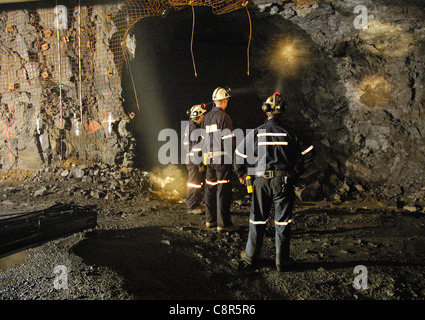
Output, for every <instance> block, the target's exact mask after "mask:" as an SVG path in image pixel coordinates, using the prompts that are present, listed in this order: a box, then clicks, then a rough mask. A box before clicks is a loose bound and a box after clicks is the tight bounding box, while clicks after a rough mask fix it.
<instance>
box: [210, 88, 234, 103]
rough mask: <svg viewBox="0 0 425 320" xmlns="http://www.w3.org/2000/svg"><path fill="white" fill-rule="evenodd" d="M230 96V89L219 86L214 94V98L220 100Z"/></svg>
mask: <svg viewBox="0 0 425 320" xmlns="http://www.w3.org/2000/svg"><path fill="white" fill-rule="evenodd" d="M229 98H230V89H229V88H222V87H218V88H216V89H215V90H214V92H213V94H212V100H214V101H219V100H224V99H229Z"/></svg>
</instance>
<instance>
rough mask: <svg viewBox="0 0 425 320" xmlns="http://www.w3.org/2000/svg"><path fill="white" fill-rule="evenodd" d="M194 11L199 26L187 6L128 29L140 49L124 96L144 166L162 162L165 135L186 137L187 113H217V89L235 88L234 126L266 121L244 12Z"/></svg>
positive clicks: (128, 68)
mask: <svg viewBox="0 0 425 320" xmlns="http://www.w3.org/2000/svg"><path fill="white" fill-rule="evenodd" d="M194 12H195V24H194V29H192V27H193V12H192V9H191V8H190V7H188V8H185V9H183V10H180V11H179V12H173V13H171V14H169V15H168V16H166V17H150V18H145V19H142V20H140V21H139V22H138V23H137V24H136V25H135V26H134V27H133V28H132V29H131V30H130V32H129V34H130V36H134V37H135V38H136V51H135V57H134V59H132V60H130V61H128V63H127V64H126V65H124V66H123V76H122V87H123V94H122V96H123V98H124V103H123V106H124V109H125V111H126V113H128V114H129V113H132V112H133V113H134V118H133V119H132V121H131V124H130V130H131V131H132V133H133V135H134V136H135V139H136V149H137V151H136V161H135V165H136V166H137V167H148V168H149V167H152V166H154V165H157V164H158V156H157V152H158V149H159V148H160V146H161V144H162V143H163V142H161V141H158V134H159V132H160V131H161V130H162V129H165V128H170V129H173V130H176V132H178V133H179V134H180V132H181V130H182V128H181V126H182V125H181V121H188V115H187V113H186V111H187V110H188V109H190V108H191V107H192V106H193V105H195V104H200V103H206V104H209V105H208V108H211V106H212V104H211V96H212V92H213V91H214V89H215V88H216V87H219V86H226V87H230V88H231V90H232V98H231V101H230V104H229V108H228V109H227V110H226V111H227V112H228V113H229V114H230V116H231V117H232V119H233V124H234V127H235V128H241V129H245V128H249V127H251V128H252V127H255V126H257V125H258V121H257V119H258V116H260V117H261V116H262V112H261V108H260V106H261V103H262V100H261V99H262V98H261V97H259V96H258V94H257V92H256V89H255V86H254V85H255V84H254V81H253V80H254V79H255V78H253V77H252V76H249V75H247V70H248V61H247V50H248V42H249V20H248V16H247V15H246V13H245V12H244V11H238V12H233V13H229V14H226V15H214V14H213V13H212V12H211V9H210V8H208V7H196V8H195V9H194ZM192 30H193V46H192V50H193V60H192V55H191V37H192ZM195 71H196V74H195ZM252 106H257V107H258V108H253V107H252ZM248 107H249V108H248ZM183 129H184V128H183Z"/></svg>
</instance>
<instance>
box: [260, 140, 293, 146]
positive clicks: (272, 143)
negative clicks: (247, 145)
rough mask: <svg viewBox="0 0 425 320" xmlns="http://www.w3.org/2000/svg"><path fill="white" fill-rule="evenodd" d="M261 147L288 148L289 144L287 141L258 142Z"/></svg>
mask: <svg viewBox="0 0 425 320" xmlns="http://www.w3.org/2000/svg"><path fill="white" fill-rule="evenodd" d="M258 145H259V146H277V145H279V146H287V145H288V142H286V141H267V142H258Z"/></svg>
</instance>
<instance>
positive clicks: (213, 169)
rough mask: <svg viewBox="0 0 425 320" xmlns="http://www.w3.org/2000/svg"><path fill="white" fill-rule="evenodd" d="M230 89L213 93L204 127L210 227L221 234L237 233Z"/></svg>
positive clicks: (206, 208)
mask: <svg viewBox="0 0 425 320" xmlns="http://www.w3.org/2000/svg"><path fill="white" fill-rule="evenodd" d="M229 98H230V89H228V88H222V87H218V88H216V89H215V90H214V92H213V94H212V100H213V101H214V104H215V106H214V107H213V108H212V109H211V111H209V112H208V113H206V114H205V116H204V119H203V120H202V128H203V129H204V130H205V144H204V150H203V152H204V156H205V162H204V163H205V164H206V165H207V172H206V176H205V215H206V220H207V221H206V226H207V227H208V228H215V227H216V228H217V231H219V232H232V231H237V230H238V229H239V226H237V225H234V224H233V223H232V219H231V214H230V205H231V201H232V183H231V176H232V172H233V171H232V170H233V168H232V163H233V156H234V150H235V145H236V142H235V137H234V134H233V123H232V119H231V118H230V116H229V114H227V113H226V111H225V110H226V108H227V104H228V102H229Z"/></svg>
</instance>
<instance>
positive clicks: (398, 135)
mask: <svg viewBox="0 0 425 320" xmlns="http://www.w3.org/2000/svg"><path fill="white" fill-rule="evenodd" d="M52 8H53V7H52ZM52 8H46V7H39V8H38V7H37V6H36V5H34V9H27V8H24V9H23V8H22V7H11V9H10V10H7V11H6V10H5V11H2V12H1V13H0V30H2V31H4V32H2V33H1V34H0V42H1V43H2V45H3V47H2V48H3V50H1V51H0V59H1V62H2V66H1V67H2V68H1V70H0V72H1V89H0V93H1V96H0V99H1V100H0V121H1V122H0V125H1V126H0V128H1V129H2V133H3V136H4V143H3V144H1V146H0V165H1V167H2V170H8V169H10V168H13V167H17V168H25V169H37V168H40V167H42V166H43V165H45V164H50V163H52V162H54V161H55V160H61V159H63V158H65V159H66V158H69V157H76V158H79V159H83V160H85V161H88V162H90V161H95V162H102V163H106V164H110V165H123V166H131V165H132V164H133V163H134V158H135V155H134V145H135V144H136V141H135V138H134V137H133V132H132V131H131V130H130V129H129V130H127V126H128V124H129V123H131V119H129V118H128V117H127V116H126V114H125V112H124V107H123V104H122V98H121V90H122V88H121V87H122V84H121V79H120V77H119V76H118V74H119V70H118V68H117V65H115V61H114V58H116V57H114V53H113V50H112V49H113V48H112V39H113V38H114V37H116V36H117V35H116V31H117V26H116V25H115V22H116V21H115V20H114V19H111V18H110V15H112V16H114V14H116V13H118V12H120V10H122V3H118V2H117V3H114V2H112V1H111V2H108V4H93V5H91V6H90V7H84V8H82V10H83V11H82V13H81V17H83V20H82V24H83V25H84V28H83V29H84V30H83V33H82V36H83V41H82V43H83V45H81V46H78V45H76V41H75V39H77V38H78V36H79V32H80V31H81V30H79V28H78V10H77V8H76V7H75V5H70V6H68V28H67V29H66V30H62V31H61V33H60V37H59V38H57V37H56V36H55V35H56V33H55V32H54V33H53V35H52V34H50V35H49V33H48V31H49V30H53V31H54V30H55V29H54V17H55V16H54V15H52V12H51V10H52ZM248 8H249V10H250V14H251V18H252V27H253V29H252V31H253V33H252V42H251V47H250V55H251V56H250V64H251V72H250V79H251V82H252V83H253V86H254V87H255V90H256V94H257V95H258V97H259V99H264V98H265V97H267V96H269V95H270V94H271V92H273V91H280V92H281V93H282V94H283V95H284V97H285V98H286V100H287V105H288V108H287V111H286V117H285V121H286V122H288V124H289V125H291V126H292V127H294V128H295V129H302V130H301V131H302V134H304V135H305V136H306V137H308V138H309V139H310V140H311V142H312V143H313V144H314V145H315V147H316V150H317V152H318V161H317V166H316V167H315V169H313V170H312V171H310V172H308V173H307V174H306V175H305V176H304V177H303V180H302V184H301V185H300V186H299V189H297V194H298V196H299V198H300V199H302V200H319V199H322V198H328V199H334V200H344V199H347V198H356V197H360V198H369V197H378V198H382V199H386V200H390V201H392V202H394V203H395V202H397V203H399V204H403V203H404V204H406V205H413V204H415V203H416V204H418V203H419V204H421V203H424V198H425V189H424V185H425V183H424V179H425V178H424V176H425V166H424V165H423V159H424V153H425V147H424V146H425V143H424V142H425V141H424V133H425V128H424V123H425V121H424V114H423V108H424V105H425V96H424V93H423V92H424V90H423V86H424V82H425V80H424V75H423V70H424V67H425V50H424V49H425V35H424V32H423V30H424V28H425V22H424V20H423V16H424V8H423V7H421V5H420V4H417V2H416V1H410V2H400V1H386V0H385V1H384V0H381V1H372V0H365V1H361V3H360V2H359V1H355V0H350V1H339V0H337V1H292V2H289V1H268V0H254V1H251V3H250V4H249V6H248ZM182 11H183V13H184V12H185V11H184V10H182ZM189 13H190V14H189V15H188V16H187V17H188V18H189V20H188V21H190V22H191V11H190V12H189ZM178 14H180V12H176V13H175V14H170V15H168V16H167V17H166V19H164V21H165V20H167V21H168V22H169V21H171V23H169V24H172V23H173V21H177V22H178V21H180V22H181V20H178V19H175V18H174V17H175V16H177V15H178ZM186 14H187V11H186ZM173 19H175V20H173ZM185 19H186V18H185ZM229 19H230V18H229ZM231 19H232V21H233V23H232V28H231V30H230V29H229V28H228V27H226V28H228V29H226V30H224V31H223V30H221V31H222V33H223V34H226V32H227V34H229V33H237V34H239V35H245V36H246V37H247V30H246V20H247V17H246V14H245V12H242V11H236V12H233V13H232V14H231ZM201 21H202V20H201ZM189 25H190V24H189ZM178 28H179V27H175V28H174V32H175V31H176V30H177V29H178ZM198 31H199V33H201V32H202V31H201V30H197V32H198ZM173 36H174V34H167V36H166V37H157V38H156V40H155V41H163V42H167V41H168V42H169V41H171V40H170V39H171V38H172V37H173ZM137 40H139V39H137ZM57 42H60V44H59V49H60V50H59V52H60V60H58V56H57V54H58V50H56V49H57V48H58V46H57ZM214 43H215V45H217V43H220V40H219V39H218V38H214ZM226 45H227V46H228V47H230V46H231V45H232V44H231V43H230V42H229V41H227V42H226ZM237 45H240V43H238V44H237ZM244 45H245V44H244ZM163 47H164V48H167V50H175V48H174V47H173V48H170V47H168V46H167V45H164V46H163ZM185 48H186V49H187V47H185ZM115 49H116V48H115ZM81 52H82V54H81ZM81 56H82V57H84V59H82V60H81V65H80V64H79V61H80V57H81ZM136 59H137V57H136ZM58 61H60V62H58ZM176 65H177V64H176ZM175 67H176V70H177V66H175ZM186 69H187V68H186ZM59 70H60V71H59ZM80 71H82V72H80ZM226 72H229V70H226ZM176 74H179V75H181V74H183V73H178V72H177V71H176ZM80 75H82V76H83V79H82V81H83V84H84V85H83V86H82V87H81V86H79V83H80V82H79V76H80ZM234 76H235V77H238V76H239V75H234ZM174 77H176V76H174ZM226 77H227V75H226ZM179 80H180V79H179ZM214 86H217V83H214V84H211V87H214ZM145 103H146V104H150V101H146V102H145ZM190 103H192V101H190ZM188 105H189V104H188ZM81 106H83V108H81ZM82 109H83V110H82ZM133 109H134V108H133ZM81 112H82V113H81ZM81 114H83V117H81ZM239 114H241V117H250V116H251V117H252V115H251V114H248V113H247V112H240V113H239ZM153 121H156V120H153ZM133 124H134V123H133ZM135 126H139V124H137V125H135ZM242 129H245V128H242ZM137 143H138V144H144V142H143V141H137ZM76 174H77V175H80V174H81V173H76Z"/></svg>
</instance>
